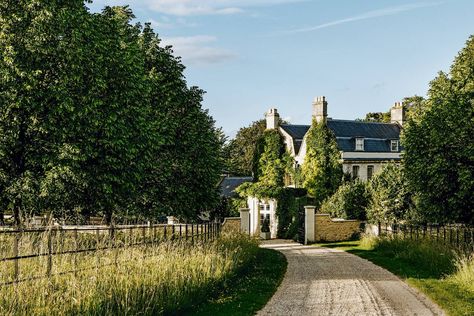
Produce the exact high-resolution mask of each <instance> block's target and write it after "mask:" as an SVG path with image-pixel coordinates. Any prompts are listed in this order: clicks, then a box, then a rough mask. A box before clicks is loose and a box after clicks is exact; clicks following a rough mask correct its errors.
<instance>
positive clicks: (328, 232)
mask: <svg viewBox="0 0 474 316" xmlns="http://www.w3.org/2000/svg"><path fill="white" fill-rule="evenodd" d="M314 225H315V232H314V240H315V241H316V242H319V241H343V240H349V239H351V237H353V236H354V235H356V234H358V233H360V226H361V222H360V221H358V220H341V219H331V217H330V216H329V214H315V220H314Z"/></svg>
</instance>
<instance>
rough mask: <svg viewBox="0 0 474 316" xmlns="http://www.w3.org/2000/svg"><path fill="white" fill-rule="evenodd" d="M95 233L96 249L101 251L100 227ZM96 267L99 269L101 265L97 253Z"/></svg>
mask: <svg viewBox="0 0 474 316" xmlns="http://www.w3.org/2000/svg"><path fill="white" fill-rule="evenodd" d="M95 235H96V243H95V249H96V251H99V250H98V249H99V247H100V231H99V228H96V230H95ZM95 257H96V269H97V270H99V267H100V256H99V255H98V254H97V255H96V256H95Z"/></svg>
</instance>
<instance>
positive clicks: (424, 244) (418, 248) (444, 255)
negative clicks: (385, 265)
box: [362, 235, 456, 277]
mask: <svg viewBox="0 0 474 316" xmlns="http://www.w3.org/2000/svg"><path fill="white" fill-rule="evenodd" d="M362 245H364V248H365V247H367V248H368V249H373V250H375V251H377V252H380V253H381V254H384V255H385V256H387V257H389V258H396V259H400V260H403V261H405V262H407V263H409V264H410V265H413V266H417V267H422V268H423V271H424V273H426V275H427V276H431V277H442V276H445V275H448V274H451V273H453V272H454V271H455V269H456V267H455V260H456V252H455V251H453V250H452V249H451V248H450V247H449V246H447V245H445V244H443V243H440V242H437V241H435V240H430V239H418V240H413V239H406V238H400V237H397V236H396V235H395V236H387V237H382V238H378V237H364V238H363V239H362Z"/></svg>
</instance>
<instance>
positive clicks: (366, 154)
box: [248, 96, 405, 238]
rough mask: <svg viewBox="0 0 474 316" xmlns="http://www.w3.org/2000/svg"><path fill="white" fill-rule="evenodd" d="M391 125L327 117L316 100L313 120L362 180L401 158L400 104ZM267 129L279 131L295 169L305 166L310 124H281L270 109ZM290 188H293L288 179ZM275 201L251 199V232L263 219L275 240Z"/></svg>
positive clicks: (350, 171)
mask: <svg viewBox="0 0 474 316" xmlns="http://www.w3.org/2000/svg"><path fill="white" fill-rule="evenodd" d="M390 113H391V122H390V123H379V122H366V121H359V120H339V119H332V118H330V117H328V102H327V100H326V97H324V96H322V97H316V98H315V99H314V101H313V104H312V119H315V120H316V121H317V122H318V123H319V122H321V121H325V122H326V123H327V126H328V127H329V129H331V130H332V132H333V133H334V135H335V137H336V141H337V145H338V148H339V150H340V154H341V156H340V161H341V163H342V167H343V171H344V173H347V174H351V176H352V177H353V178H358V179H361V180H363V181H366V180H368V179H370V178H371V177H372V176H373V175H374V174H375V173H376V172H377V171H378V170H379V169H380V168H381V167H382V165H383V164H384V163H388V162H398V161H400V159H401V150H402V148H401V146H400V131H401V129H402V126H403V124H404V121H405V109H404V107H403V104H402V103H400V102H397V103H395V105H394V106H393V107H392V108H391V112H390ZM265 118H266V128H267V129H274V130H278V131H279V132H280V134H281V135H282V137H283V139H284V143H285V146H286V149H287V151H288V152H289V153H290V154H291V156H292V157H293V158H294V160H295V168H299V167H300V166H302V165H303V162H304V159H305V156H306V148H307V146H306V135H307V133H308V131H309V129H310V127H311V125H309V124H308V125H293V124H280V122H281V120H280V114H279V113H278V110H277V109H275V108H271V109H270V110H268V112H267V113H266V114H265ZM286 185H287V186H294V183H293V181H292V179H289V180H288V179H287V181H286ZM277 203H278V201H276V200H275V199H268V200H260V199H258V198H255V197H249V198H248V207H249V217H250V231H251V232H253V233H258V232H259V229H260V223H261V222H262V221H263V219H268V220H269V221H270V232H271V238H275V237H276V233H277V228H278V219H277V217H276V209H277Z"/></svg>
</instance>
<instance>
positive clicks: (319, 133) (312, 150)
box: [302, 119, 343, 207]
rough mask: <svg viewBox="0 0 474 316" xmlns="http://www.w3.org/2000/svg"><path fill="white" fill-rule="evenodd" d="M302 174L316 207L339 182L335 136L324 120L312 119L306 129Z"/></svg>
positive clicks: (331, 192)
mask: <svg viewBox="0 0 474 316" xmlns="http://www.w3.org/2000/svg"><path fill="white" fill-rule="evenodd" d="M302 175H303V179H304V181H303V186H304V188H305V189H307V190H308V195H309V196H311V197H313V198H314V200H315V203H316V204H317V205H316V206H317V207H319V206H320V204H321V203H322V201H324V200H325V199H326V198H328V197H329V196H331V195H332V194H333V193H334V192H336V190H337V188H338V187H339V185H340V184H341V181H342V177H343V172H342V164H341V163H340V152H339V149H338V147H337V142H336V137H335V136H334V133H333V132H332V131H331V130H330V129H329V127H328V126H327V124H326V122H324V121H322V122H320V123H318V122H317V121H316V120H314V119H313V123H312V125H311V128H310V129H309V131H308V134H307V136H306V157H305V160H304V163H303V166H302Z"/></svg>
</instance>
